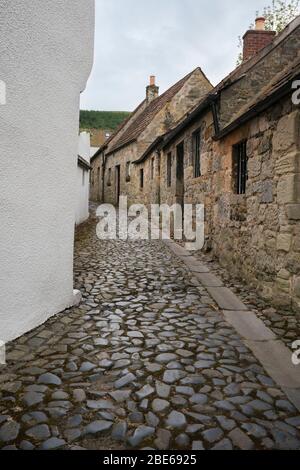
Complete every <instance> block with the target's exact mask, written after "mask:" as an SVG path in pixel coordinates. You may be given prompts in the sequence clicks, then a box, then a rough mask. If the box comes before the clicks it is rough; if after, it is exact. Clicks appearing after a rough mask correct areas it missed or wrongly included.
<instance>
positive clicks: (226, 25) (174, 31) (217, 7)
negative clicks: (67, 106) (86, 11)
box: [81, 0, 271, 111]
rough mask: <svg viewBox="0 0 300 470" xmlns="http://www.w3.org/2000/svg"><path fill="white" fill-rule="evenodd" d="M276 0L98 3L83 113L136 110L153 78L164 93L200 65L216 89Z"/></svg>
mask: <svg viewBox="0 0 300 470" xmlns="http://www.w3.org/2000/svg"><path fill="white" fill-rule="evenodd" d="M270 3H271V0H251V1H250V0H244V1H241V0H209V1H204V0H96V36H95V61H94V68H93V71H92V75H91V77H90V79H89V82H88V85H87V88H86V91H85V92H84V93H83V94H82V98H81V109H96V110H107V111H132V110H133V109H134V108H135V107H136V106H137V104H138V103H139V102H140V101H142V100H143V99H144V96H145V87H146V85H147V84H148V80H149V76H150V75H156V77H157V84H158V85H159V86H160V92H161V93H162V92H163V91H165V90H166V89H167V88H168V87H169V86H171V85H172V84H173V83H175V82H176V81H178V80H180V79H181V78H182V77H184V76H185V75H186V74H187V73H189V72H191V71H192V70H193V69H195V68H196V67H197V66H200V67H201V68H202V69H203V71H204V72H205V73H206V75H207V76H208V78H209V79H210V81H211V82H212V83H213V84H214V85H215V84H217V83H218V82H219V81H220V80H221V79H222V78H224V77H225V76H226V75H227V74H228V73H229V72H230V71H231V70H232V69H233V68H234V67H235V65H236V59H237V55H238V49H237V44H238V36H241V35H243V34H244V32H245V31H246V30H247V29H248V27H249V24H251V23H253V22H254V19H255V13H256V11H257V10H260V12H262V9H263V7H264V6H265V5H268V4H270Z"/></svg>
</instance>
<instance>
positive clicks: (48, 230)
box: [0, 0, 94, 341]
mask: <svg viewBox="0 0 300 470" xmlns="http://www.w3.org/2000/svg"><path fill="white" fill-rule="evenodd" d="M93 41H94V0H51V1H49V0H30V1H24V0H14V1H11V0H0V80H3V81H4V82H5V83H6V101H7V102H6V104H5V105H4V106H0V154H1V165H0V221H1V223H0V339H2V340H4V341H7V340H11V339H13V338H16V337H18V336H19V335H21V334H23V333H24V332H26V331H28V330H30V329H31V328H33V327H35V326H37V325H39V324H41V323H43V322H44V321H45V320H47V319H48V318H49V317H50V316H52V315H54V314H56V313H58V312H61V311H63V310H64V309H65V308H66V307H68V306H70V305H72V304H73V302H74V296H73V245H74V223H75V210H76V181H77V180H76V176H77V174H76V172H77V155H78V128H79V97H80V92H81V91H83V90H84V88H85V86H86V81H87V79H88V76H89V74H90V71H91V67H92V62H93Z"/></svg>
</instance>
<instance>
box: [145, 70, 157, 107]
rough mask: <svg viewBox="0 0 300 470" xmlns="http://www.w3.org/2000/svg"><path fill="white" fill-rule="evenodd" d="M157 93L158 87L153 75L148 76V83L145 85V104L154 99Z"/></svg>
mask: <svg viewBox="0 0 300 470" xmlns="http://www.w3.org/2000/svg"><path fill="white" fill-rule="evenodd" d="M158 95H159V87H158V86H156V84H155V76H154V75H151V76H150V85H148V86H147V89H146V99H147V104H149V103H151V101H153V100H155V98H157V97H158Z"/></svg>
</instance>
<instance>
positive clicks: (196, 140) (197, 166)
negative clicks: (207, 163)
mask: <svg viewBox="0 0 300 470" xmlns="http://www.w3.org/2000/svg"><path fill="white" fill-rule="evenodd" d="M193 165H194V178H199V177H200V176H201V131H200V129H199V130H198V131H196V132H194V134H193Z"/></svg>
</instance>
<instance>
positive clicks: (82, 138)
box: [76, 132, 91, 225]
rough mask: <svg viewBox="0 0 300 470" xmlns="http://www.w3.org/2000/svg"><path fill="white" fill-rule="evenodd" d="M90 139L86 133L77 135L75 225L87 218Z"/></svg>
mask: <svg viewBox="0 0 300 470" xmlns="http://www.w3.org/2000/svg"><path fill="white" fill-rule="evenodd" d="M90 154H91V139H90V134H89V133H88V132H81V134H80V135H79V148H78V165H77V205H76V225H79V224H81V223H82V222H85V221H86V220H87V219H88V218H89V193H90V169H91V167H90Z"/></svg>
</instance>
